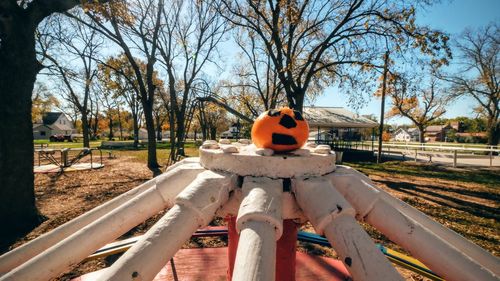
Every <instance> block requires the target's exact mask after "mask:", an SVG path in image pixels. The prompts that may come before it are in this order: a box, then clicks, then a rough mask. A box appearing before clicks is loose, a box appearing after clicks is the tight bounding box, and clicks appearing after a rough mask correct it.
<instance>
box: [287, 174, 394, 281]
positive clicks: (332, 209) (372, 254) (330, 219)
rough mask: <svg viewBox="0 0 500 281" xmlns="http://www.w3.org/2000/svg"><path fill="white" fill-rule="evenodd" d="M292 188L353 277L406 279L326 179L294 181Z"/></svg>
mask: <svg viewBox="0 0 500 281" xmlns="http://www.w3.org/2000/svg"><path fill="white" fill-rule="evenodd" d="M293 191H294V193H295V197H296V198H297V203H298V204H299V206H300V207H301V208H302V210H303V211H304V213H305V215H306V217H308V218H309V220H310V222H311V224H312V225H313V226H314V229H315V230H316V232H317V233H318V234H320V235H321V234H323V233H324V234H325V236H326V238H327V239H328V241H329V242H330V243H331V244H332V246H333V248H334V249H335V251H336V252H337V253H338V255H339V257H340V260H341V261H342V262H343V263H344V265H345V266H346V268H347V270H348V271H349V272H350V273H351V275H352V277H353V279H354V280H360V281H363V280H403V278H402V277H401V276H400V275H399V274H398V272H397V271H396V270H395V269H394V267H393V266H392V265H391V264H390V263H389V261H388V260H387V259H386V258H385V257H384V255H383V254H382V253H381V252H380V250H379V249H377V247H376V246H375V244H374V243H373V241H372V240H371V238H370V236H368V234H367V233H366V232H365V231H364V230H363V228H361V226H360V225H359V224H358V223H357V222H356V220H355V219H354V214H355V211H354V209H353V208H352V206H351V205H350V204H349V203H348V202H347V201H346V200H345V199H344V197H342V195H341V194H340V193H339V192H338V191H337V190H335V188H333V186H332V184H331V183H330V182H329V181H328V180H327V179H323V178H309V179H303V180H295V181H294V186H293Z"/></svg>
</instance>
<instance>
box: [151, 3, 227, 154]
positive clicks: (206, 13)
mask: <svg viewBox="0 0 500 281" xmlns="http://www.w3.org/2000/svg"><path fill="white" fill-rule="evenodd" d="M218 4H219V1H213V2H212V3H209V2H206V1H194V0H190V1H174V2H173V3H172V5H171V6H169V7H168V8H167V7H165V11H164V13H163V15H164V19H163V27H162V32H161V33H160V38H159V51H160V55H161V62H162V65H163V66H164V68H165V70H166V72H167V75H168V80H167V82H168V93H169V102H170V108H169V112H170V114H169V122H170V139H171V151H170V160H171V161H176V160H177V158H178V156H179V152H182V151H183V149H184V139H185V137H186V127H187V125H188V123H189V122H190V121H191V120H188V119H190V118H186V116H187V115H188V113H189V112H192V109H191V108H190V107H191V106H192V105H193V102H194V99H193V93H192V87H193V85H194V84H195V83H196V81H197V78H199V76H200V74H201V72H202V70H203V68H204V67H205V66H206V64H207V63H209V62H211V59H212V57H213V55H214V53H215V49H216V47H217V45H218V43H219V42H220V41H221V40H222V38H223V35H224V33H225V31H226V28H227V24H226V22H225V21H224V20H223V19H222V18H221V16H220V15H219V13H217V12H216V10H215V9H214V8H213V6H216V5H218Z"/></svg>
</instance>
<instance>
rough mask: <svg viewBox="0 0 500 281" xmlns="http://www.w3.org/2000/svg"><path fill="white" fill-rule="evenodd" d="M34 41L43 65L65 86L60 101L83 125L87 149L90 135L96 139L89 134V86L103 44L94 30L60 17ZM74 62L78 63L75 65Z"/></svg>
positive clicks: (90, 98)
mask: <svg viewBox="0 0 500 281" xmlns="http://www.w3.org/2000/svg"><path fill="white" fill-rule="evenodd" d="M68 28H69V29H68ZM68 30H70V31H68ZM37 39H38V40H37V42H38V46H39V50H40V54H41V56H42V63H43V64H46V65H45V66H46V67H47V70H48V71H49V72H50V73H52V74H54V75H56V76H57V77H59V78H60V80H61V82H62V84H63V85H64V87H63V88H64V89H63V91H62V93H60V95H61V97H62V98H63V99H64V100H66V101H67V102H69V103H72V104H74V107H75V108H76V109H78V112H79V113H80V116H81V121H82V129H83V146H84V147H90V141H89V138H90V136H91V134H94V135H95V132H93V133H92V132H91V130H90V125H91V116H90V115H92V114H93V113H94V112H93V110H92V109H94V108H95V107H97V104H94V103H95V101H94V100H93V99H92V96H91V95H92V82H93V80H94V78H95V77H96V74H97V67H96V65H97V63H95V61H94V60H95V58H96V57H97V56H98V52H99V49H100V48H101V47H102V44H103V41H102V39H100V38H99V37H98V36H97V32H96V31H95V30H93V29H88V28H85V26H83V25H80V24H78V23H77V22H75V21H74V20H69V19H67V18H65V17H63V16H60V15H57V16H53V17H52V18H51V19H49V20H48V21H46V24H45V25H44V26H43V27H42V29H41V30H40V32H39V33H38V36H37ZM75 59H76V60H77V61H78V63H74V61H75ZM80 65H81V66H82V68H81V69H80ZM96 109H97V110H98V107H97V108H96ZM94 115H95V116H97V115H98V114H95V113H94ZM93 131H95V129H94V130H93Z"/></svg>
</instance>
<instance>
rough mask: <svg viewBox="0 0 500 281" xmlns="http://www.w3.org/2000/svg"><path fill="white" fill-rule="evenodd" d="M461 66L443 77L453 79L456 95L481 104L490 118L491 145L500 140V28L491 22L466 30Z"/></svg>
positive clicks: (459, 44) (463, 36) (488, 121)
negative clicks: (454, 72)
mask: <svg viewBox="0 0 500 281" xmlns="http://www.w3.org/2000/svg"><path fill="white" fill-rule="evenodd" d="M457 48H458V50H459V55H458V62H459V66H460V69H459V71H458V72H457V74H455V75H448V76H445V77H443V79H444V80H446V81H448V82H451V84H452V88H451V91H452V92H453V93H452V95H453V96H454V97H459V96H469V97H472V98H473V99H474V100H475V101H476V102H477V103H478V108H477V109H478V111H479V112H481V113H482V114H483V116H485V117H486V120H487V133H488V144H490V145H497V144H498V142H499V140H500V122H499V119H498V117H499V114H500V109H499V101H500V57H499V51H500V27H499V25H498V24H490V25H488V26H486V27H485V28H480V29H477V30H466V31H464V32H463V33H462V36H461V38H460V40H459V41H458V42H457Z"/></svg>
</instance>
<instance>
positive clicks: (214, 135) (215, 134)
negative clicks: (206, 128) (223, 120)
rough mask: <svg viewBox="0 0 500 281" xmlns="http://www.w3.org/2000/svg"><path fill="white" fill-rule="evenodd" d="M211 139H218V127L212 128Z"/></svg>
mask: <svg viewBox="0 0 500 281" xmlns="http://www.w3.org/2000/svg"><path fill="white" fill-rule="evenodd" d="M210 139H211V140H216V139H217V128H216V127H210Z"/></svg>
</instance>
